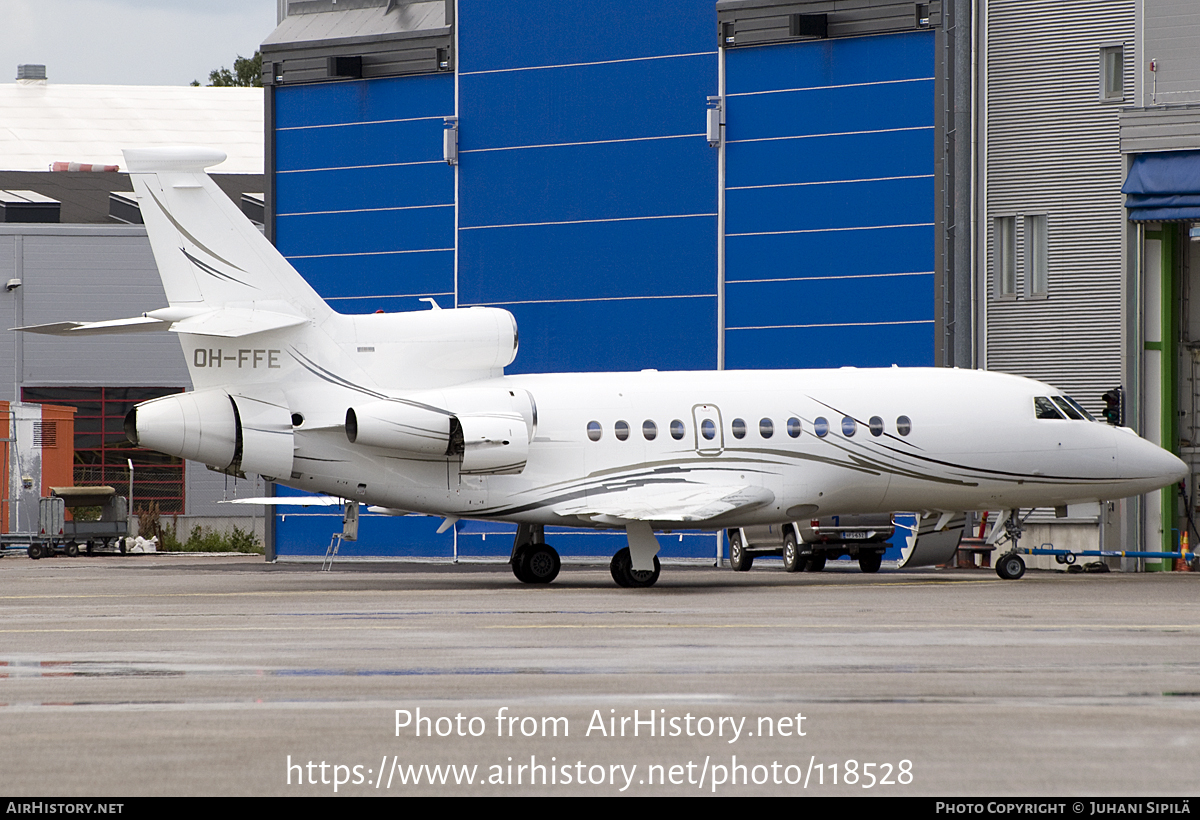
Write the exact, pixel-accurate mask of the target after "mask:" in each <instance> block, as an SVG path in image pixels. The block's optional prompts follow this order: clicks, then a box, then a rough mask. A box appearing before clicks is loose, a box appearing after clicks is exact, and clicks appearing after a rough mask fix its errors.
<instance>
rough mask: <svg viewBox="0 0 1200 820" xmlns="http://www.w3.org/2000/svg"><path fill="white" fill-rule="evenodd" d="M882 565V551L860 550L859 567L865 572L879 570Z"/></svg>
mask: <svg viewBox="0 0 1200 820" xmlns="http://www.w3.org/2000/svg"><path fill="white" fill-rule="evenodd" d="M882 565H883V553H882V552H860V553H859V554H858V568H859V569H861V570H862V571H863V572H879V568H880V567H881V566H882Z"/></svg>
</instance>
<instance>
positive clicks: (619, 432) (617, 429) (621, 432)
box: [613, 421, 629, 441]
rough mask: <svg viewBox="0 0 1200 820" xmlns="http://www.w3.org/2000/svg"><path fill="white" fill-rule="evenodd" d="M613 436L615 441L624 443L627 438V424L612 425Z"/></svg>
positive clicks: (623, 422)
mask: <svg viewBox="0 0 1200 820" xmlns="http://www.w3.org/2000/svg"><path fill="white" fill-rule="evenodd" d="M613 435H615V436H616V437H617V441H624V440H625V439H627V438H629V422H626V421H618V422H617V423H616V424H614V425H613Z"/></svg>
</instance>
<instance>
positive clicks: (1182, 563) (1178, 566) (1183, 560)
mask: <svg viewBox="0 0 1200 820" xmlns="http://www.w3.org/2000/svg"><path fill="white" fill-rule="evenodd" d="M1189 552H1191V550H1190V548H1189V547H1188V531H1187V530H1186V529H1185V530H1184V531H1183V535H1181V536H1180V538H1179V557H1178V558H1176V559H1175V571H1176V572H1191V571H1192V569H1191V567H1189V566H1188V561H1189V560H1190V556H1189V555H1188V553H1189Z"/></svg>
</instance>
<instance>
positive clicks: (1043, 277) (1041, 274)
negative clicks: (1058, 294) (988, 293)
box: [1025, 214, 1050, 299]
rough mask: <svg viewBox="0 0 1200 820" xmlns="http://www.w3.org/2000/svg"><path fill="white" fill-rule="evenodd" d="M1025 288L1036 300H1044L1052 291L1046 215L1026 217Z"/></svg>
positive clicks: (1027, 294) (1028, 294)
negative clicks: (1047, 250)
mask: <svg viewBox="0 0 1200 820" xmlns="http://www.w3.org/2000/svg"><path fill="white" fill-rule="evenodd" d="M1025 287H1026V288H1027V291H1028V292H1027V293H1026V294H1025V295H1026V296H1029V297H1031V298H1034V299H1038V298H1042V299H1044V298H1045V297H1046V294H1047V293H1049V291H1050V274H1049V257H1048V254H1047V252H1046V215H1045V214H1037V215H1034V216H1027V217H1025Z"/></svg>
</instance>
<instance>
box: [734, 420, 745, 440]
mask: <svg viewBox="0 0 1200 820" xmlns="http://www.w3.org/2000/svg"><path fill="white" fill-rule="evenodd" d="M733 437H734V438H745V437H746V422H745V421H744V420H742V419H734V420H733Z"/></svg>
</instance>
